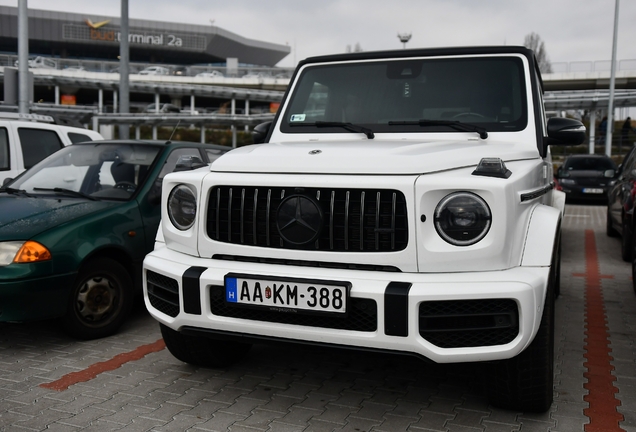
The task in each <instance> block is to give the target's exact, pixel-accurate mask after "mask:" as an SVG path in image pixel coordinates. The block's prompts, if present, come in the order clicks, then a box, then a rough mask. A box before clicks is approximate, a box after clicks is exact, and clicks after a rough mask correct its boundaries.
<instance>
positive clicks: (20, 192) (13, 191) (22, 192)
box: [0, 187, 33, 197]
mask: <svg viewBox="0 0 636 432" xmlns="http://www.w3.org/2000/svg"><path fill="white" fill-rule="evenodd" d="M0 192H6V193H8V194H11V195H23V196H27V197H32V196H33V195H31V194H30V193H28V192H27V191H25V190H24V189H15V188H12V187H2V188H0Z"/></svg>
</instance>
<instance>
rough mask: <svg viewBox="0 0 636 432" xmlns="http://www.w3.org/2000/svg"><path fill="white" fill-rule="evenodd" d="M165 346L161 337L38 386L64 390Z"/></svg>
mask: <svg viewBox="0 0 636 432" xmlns="http://www.w3.org/2000/svg"><path fill="white" fill-rule="evenodd" d="M165 347H166V344H165V342H164V341H163V339H159V340H158V341H157V342H154V343H151V344H148V345H142V346H140V347H137V348H136V349H134V350H132V351H129V352H126V353H121V354H117V355H116V356H115V357H113V358H112V359H110V360H106V361H103V362H99V363H95V364H93V365H90V366H89V367H87V368H86V369H84V370H82V371H79V372H71V373H69V374H66V375H64V376H63V377H62V378H60V379H58V380H57V381H53V382H50V383H47V384H40V387H44V388H47V389H51V390H57V391H62V390H66V389H67V388H69V387H70V386H72V385H73V384H77V383H80V382H85V381H90V380H92V379H93V378H95V377H96V376H97V375H99V374H100V373H102V372H108V371H112V370H115V369H117V368H119V367H121V366H122V365H124V364H125V363H128V362H130V361H134V360H139V359H141V358H143V357H145V356H146V355H148V354H150V353H153V352H158V351H161V350H162V349H164V348H165Z"/></svg>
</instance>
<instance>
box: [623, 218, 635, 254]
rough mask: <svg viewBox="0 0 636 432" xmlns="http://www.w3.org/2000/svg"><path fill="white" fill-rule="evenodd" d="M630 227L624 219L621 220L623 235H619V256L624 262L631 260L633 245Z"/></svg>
mask: <svg viewBox="0 0 636 432" xmlns="http://www.w3.org/2000/svg"><path fill="white" fill-rule="evenodd" d="M632 237H633V233H632V229H631V227H630V226H629V224H628V223H627V222H625V220H623V235H622V236H621V258H623V261H625V262H632V247H633V239H632Z"/></svg>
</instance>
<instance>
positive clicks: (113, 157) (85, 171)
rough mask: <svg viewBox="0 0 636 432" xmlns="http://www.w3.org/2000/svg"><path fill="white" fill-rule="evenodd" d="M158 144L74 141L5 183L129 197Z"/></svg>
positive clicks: (41, 191)
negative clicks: (83, 142) (82, 142)
mask: <svg viewBox="0 0 636 432" xmlns="http://www.w3.org/2000/svg"><path fill="white" fill-rule="evenodd" d="M160 150H161V147H160V146H154V145H140V144H132V143H121V144H120V143H99V142H92V143H90V144H74V145H71V146H68V147H65V148H63V149H61V150H59V151H57V152H56V153H54V154H52V155H51V156H49V157H48V158H46V159H44V160H43V161H41V162H40V163H38V164H37V165H35V166H34V167H32V168H31V169H29V170H28V171H26V172H25V173H24V174H23V175H21V176H20V177H18V178H17V179H16V180H14V181H13V182H11V183H10V184H8V185H7V188H10V189H11V190H15V191H24V192H25V193H28V194H31V195H65V196H69V197H82V196H84V197H87V198H90V199H113V200H128V199H130V198H131V197H132V196H133V195H134V193H135V191H136V190H137V189H139V188H140V187H141V186H142V185H143V183H144V182H145V180H146V177H147V173H148V171H149V168H150V166H151V165H152V164H153V162H154V160H155V158H156V157H157V154H158V153H159V151H160Z"/></svg>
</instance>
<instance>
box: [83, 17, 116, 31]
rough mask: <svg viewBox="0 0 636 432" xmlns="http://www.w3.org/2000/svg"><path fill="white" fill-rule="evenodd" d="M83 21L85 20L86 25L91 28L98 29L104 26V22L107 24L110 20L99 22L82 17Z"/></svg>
mask: <svg viewBox="0 0 636 432" xmlns="http://www.w3.org/2000/svg"><path fill="white" fill-rule="evenodd" d="M84 22H86V24H88V26H89V27H90V28H92V29H98V28H100V27H103V26H105V25H106V24H108V23H109V22H110V20H106V21H100V22H96V23H94V22H93V21H91V20H90V19H89V18H86V19H84Z"/></svg>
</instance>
